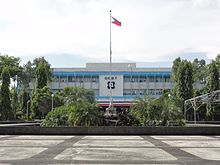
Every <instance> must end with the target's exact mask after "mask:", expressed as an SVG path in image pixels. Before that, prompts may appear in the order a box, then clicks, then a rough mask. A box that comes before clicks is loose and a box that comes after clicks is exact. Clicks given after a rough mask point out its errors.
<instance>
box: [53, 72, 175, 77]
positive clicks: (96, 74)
mask: <svg viewBox="0 0 220 165" xmlns="http://www.w3.org/2000/svg"><path fill="white" fill-rule="evenodd" d="M111 74H112V75H123V76H131V72H112V73H111ZM52 75H53V76H59V75H60V76H67V75H68V76H79V75H82V76H83V75H84V76H91V75H92V76H99V75H109V72H53V73H52ZM132 76H171V72H132Z"/></svg>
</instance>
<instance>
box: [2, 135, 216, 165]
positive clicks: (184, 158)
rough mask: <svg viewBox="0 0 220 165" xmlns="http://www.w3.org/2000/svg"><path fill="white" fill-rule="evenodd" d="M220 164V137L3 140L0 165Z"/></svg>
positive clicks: (3, 138)
mask: <svg viewBox="0 0 220 165" xmlns="http://www.w3.org/2000/svg"><path fill="white" fill-rule="evenodd" d="M10 164H22V165H24V164H28V165H30V164H48V165H52V164H147V165H156V164H163V165H168V164H171V165H183V164H191V165H196V164H198V165H210V164H216V165H217V164H218V165H219V164H220V136H20V135H18V136H9V135H8V136H7V135H5V136H3V135H0V165H10Z"/></svg>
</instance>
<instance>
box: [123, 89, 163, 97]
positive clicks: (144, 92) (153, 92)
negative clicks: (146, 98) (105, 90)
mask: <svg viewBox="0 0 220 165" xmlns="http://www.w3.org/2000/svg"><path fill="white" fill-rule="evenodd" d="M162 92H163V89H144V90H143V89H141V90H138V89H133V90H131V89H126V90H124V92H123V95H124V96H125V95H162Z"/></svg>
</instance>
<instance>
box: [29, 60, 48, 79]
mask: <svg viewBox="0 0 220 165" xmlns="http://www.w3.org/2000/svg"><path fill="white" fill-rule="evenodd" d="M39 65H43V67H44V70H45V74H46V77H47V81H50V79H51V73H52V69H51V68H50V64H49V63H48V61H47V60H45V59H44V57H39V58H35V59H34V61H33V68H34V71H35V74H36V75H37V73H36V72H37V68H38V66H39Z"/></svg>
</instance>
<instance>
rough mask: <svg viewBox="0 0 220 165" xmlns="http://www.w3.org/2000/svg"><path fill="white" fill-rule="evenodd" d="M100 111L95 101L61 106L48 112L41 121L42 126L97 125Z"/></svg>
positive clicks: (99, 121)
mask: <svg viewBox="0 0 220 165" xmlns="http://www.w3.org/2000/svg"><path fill="white" fill-rule="evenodd" d="M102 116H103V114H102V111H100V110H99V107H98V106H97V104H95V103H89V102H84V103H83V104H80V105H77V106H76V105H71V106H61V107H57V108H55V109H54V110H53V111H51V112H49V113H48V115H47V116H46V118H45V119H44V120H43V122H42V126H44V127H59V126H98V125H101V124H102V118H103V117H102Z"/></svg>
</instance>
